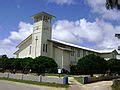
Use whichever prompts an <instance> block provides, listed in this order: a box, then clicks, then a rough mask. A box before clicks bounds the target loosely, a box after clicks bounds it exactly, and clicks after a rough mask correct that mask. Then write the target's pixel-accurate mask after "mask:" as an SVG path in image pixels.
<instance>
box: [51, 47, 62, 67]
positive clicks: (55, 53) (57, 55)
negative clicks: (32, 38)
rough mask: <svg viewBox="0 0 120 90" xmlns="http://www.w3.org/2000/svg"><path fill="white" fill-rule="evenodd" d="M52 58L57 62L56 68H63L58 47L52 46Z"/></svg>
mask: <svg viewBox="0 0 120 90" xmlns="http://www.w3.org/2000/svg"><path fill="white" fill-rule="evenodd" d="M53 59H54V60H55V61H56V63H57V64H58V68H63V61H62V60H63V51H62V50H61V49H59V48H56V47H54V48H53Z"/></svg>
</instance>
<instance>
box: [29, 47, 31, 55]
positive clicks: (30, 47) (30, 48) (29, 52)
mask: <svg viewBox="0 0 120 90" xmlns="http://www.w3.org/2000/svg"><path fill="white" fill-rule="evenodd" d="M29 54H31V46H30V51H29Z"/></svg>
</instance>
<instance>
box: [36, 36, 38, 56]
mask: <svg viewBox="0 0 120 90" xmlns="http://www.w3.org/2000/svg"><path fill="white" fill-rule="evenodd" d="M35 41H36V45H35V57H36V53H37V52H36V50H37V41H38V37H37V36H36V39H35Z"/></svg>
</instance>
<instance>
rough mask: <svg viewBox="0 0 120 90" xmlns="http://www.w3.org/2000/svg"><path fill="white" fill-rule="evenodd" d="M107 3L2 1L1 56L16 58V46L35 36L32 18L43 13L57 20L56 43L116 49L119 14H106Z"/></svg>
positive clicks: (84, 0)
mask: <svg viewBox="0 0 120 90" xmlns="http://www.w3.org/2000/svg"><path fill="white" fill-rule="evenodd" d="M105 1H106V0H96V1H95V0H11V1H10V0H0V12H1V13H0V41H1V44H0V54H7V55H8V56H10V57H13V54H12V53H13V52H14V51H15V50H16V49H15V46H16V45H17V44H18V43H20V42H21V41H22V40H23V39H25V38H26V37H27V36H29V35H30V34H31V33H32V24H33V21H32V18H31V16H32V15H34V14H36V13H39V12H41V11H45V12H48V13H50V14H52V15H54V16H56V18H55V19H54V20H53V38H54V39H58V40H62V41H65V42H69V43H74V44H78V45H82V46H85V47H89V48H93V49H99V50H106V49H115V48H117V45H118V44H119V41H118V40H117V39H116V38H115V37H114V34H115V33H120V11H117V10H106V8H105V6H104V4H105ZM63 23H64V24H63ZM68 36H69V37H71V39H69V38H68Z"/></svg>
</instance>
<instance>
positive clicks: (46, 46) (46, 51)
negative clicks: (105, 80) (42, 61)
mask: <svg viewBox="0 0 120 90" xmlns="http://www.w3.org/2000/svg"><path fill="white" fill-rule="evenodd" d="M46 52H47V44H46Z"/></svg>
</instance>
